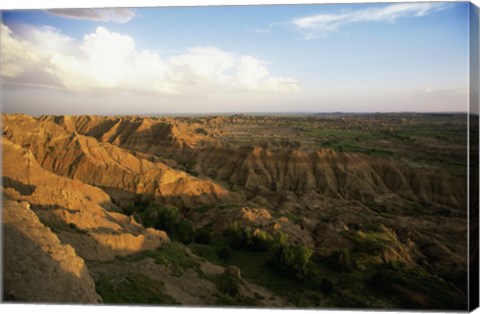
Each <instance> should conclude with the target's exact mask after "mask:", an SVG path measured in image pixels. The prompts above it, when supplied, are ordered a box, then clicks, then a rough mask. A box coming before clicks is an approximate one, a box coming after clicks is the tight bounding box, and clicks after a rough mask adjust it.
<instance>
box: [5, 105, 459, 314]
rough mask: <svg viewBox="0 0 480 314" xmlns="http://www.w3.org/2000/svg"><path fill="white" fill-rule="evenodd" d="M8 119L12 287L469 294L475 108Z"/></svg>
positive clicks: (238, 302)
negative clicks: (465, 111) (470, 141)
mask: <svg viewBox="0 0 480 314" xmlns="http://www.w3.org/2000/svg"><path fill="white" fill-rule="evenodd" d="M2 132H3V133H2V139H1V141H2V169H3V173H2V178H3V183H2V197H3V206H2V216H3V228H4V235H3V245H4V248H5V257H6V259H5V263H4V273H3V276H4V300H6V301H10V302H47V303H51V302H56V303H88V304H91V303H125V304H182V305H221V306H227V305H232V306H254V307H265V306H266V307H308V308H310V307H317V308H318V307H346V308H411V309H425V308H428V309H432V308H434V309H465V308H466V306H467V305H466V304H467V271H468V268H467V180H466V178H467V164H466V160H467V157H466V156H467V155H466V154H467V150H466V145H467V121H466V115H462V114H416V113H405V114H400V113H398V114H324V115H322V114H291V115H274V114H269V115H267V114H265V115H260V114H259V115H248V114H235V115H196V116H171V117H167V116H158V117H157V116H89V115H84V116H39V117H33V116H28V115H23V114H3V115H2ZM44 284H47V285H48V286H49V287H52V288H51V293H46V291H45V290H46V289H42V288H41V287H42V285H44ZM48 290H50V289H48Z"/></svg>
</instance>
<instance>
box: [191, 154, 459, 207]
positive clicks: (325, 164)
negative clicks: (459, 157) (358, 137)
mask: <svg viewBox="0 0 480 314" xmlns="http://www.w3.org/2000/svg"><path fill="white" fill-rule="evenodd" d="M196 160H197V163H198V170H199V171H200V172H201V173H205V174H206V175H208V176H210V177H214V178H216V179H218V180H221V181H225V182H232V183H234V184H238V185H240V186H242V187H245V188H247V189H249V190H257V191H258V189H262V190H264V191H274V192H279V191H293V192H295V193H307V192H310V191H315V192H317V193H319V194H321V195H324V196H329V197H333V198H345V199H355V200H359V201H362V202H365V201H373V200H375V199H377V200H378V201H379V202H380V201H381V199H382V198H383V199H390V200H391V202H395V203H396V204H397V205H399V206H402V207H404V206H406V201H410V202H416V203H424V204H429V203H430V204H431V203H437V204H443V205H447V206H465V199H466V195H465V182H464V180H462V179H460V178H448V177H445V176H441V175H437V174H436V173H434V172H429V171H426V170H419V169H414V168H411V167H410V168H409V167H407V166H406V165H403V164H400V163H395V162H393V161H390V160H385V159H380V158H374V157H370V156H367V155H364V154H354V153H337V152H335V151H333V150H331V149H323V150H318V151H315V152H311V153H308V152H303V151H300V150H290V151H270V150H268V149H264V148H261V147H253V148H242V149H240V150H237V151H230V150H226V149H223V150H220V149H219V150H215V149H208V150H207V149H206V150H201V151H200V152H199V153H198V154H197V155H196Z"/></svg>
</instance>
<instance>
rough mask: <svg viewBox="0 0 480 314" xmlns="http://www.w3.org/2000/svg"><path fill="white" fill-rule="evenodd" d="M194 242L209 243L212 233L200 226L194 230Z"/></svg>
mask: <svg viewBox="0 0 480 314" xmlns="http://www.w3.org/2000/svg"><path fill="white" fill-rule="evenodd" d="M195 242H197V243H200V244H210V243H212V235H211V233H210V232H209V231H208V230H207V229H206V228H201V229H199V230H197V231H196V232H195Z"/></svg>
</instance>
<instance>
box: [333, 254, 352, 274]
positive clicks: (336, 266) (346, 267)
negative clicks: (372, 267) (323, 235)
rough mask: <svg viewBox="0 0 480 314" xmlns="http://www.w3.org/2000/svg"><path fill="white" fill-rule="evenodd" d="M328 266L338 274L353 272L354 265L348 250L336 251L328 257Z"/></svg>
mask: <svg viewBox="0 0 480 314" xmlns="http://www.w3.org/2000/svg"><path fill="white" fill-rule="evenodd" d="M327 265H328V266H329V267H330V268H331V269H332V270H334V271H337V272H351V271H352V270H353V263H352V260H351V257H350V254H349V252H348V251H347V250H335V251H333V252H332V253H331V254H330V255H329V256H328V257H327Z"/></svg>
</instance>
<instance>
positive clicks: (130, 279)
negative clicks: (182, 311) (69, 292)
mask: <svg viewBox="0 0 480 314" xmlns="http://www.w3.org/2000/svg"><path fill="white" fill-rule="evenodd" d="M95 285H96V290H97V293H98V294H99V295H100V296H101V297H102V298H103V301H104V302H105V303H112V304H178V303H177V302H176V301H175V300H174V299H173V298H172V297H170V296H168V295H166V294H165V292H164V285H163V283H162V282H159V281H156V280H153V279H151V278H149V277H146V276H144V275H141V274H129V275H127V276H125V277H123V278H114V277H112V278H108V277H103V278H101V279H99V280H97V281H96V282H95Z"/></svg>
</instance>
